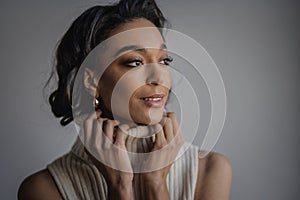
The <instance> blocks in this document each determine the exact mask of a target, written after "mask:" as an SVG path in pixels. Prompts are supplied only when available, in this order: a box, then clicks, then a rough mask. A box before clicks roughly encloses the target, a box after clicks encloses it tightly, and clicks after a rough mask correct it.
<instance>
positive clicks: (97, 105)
mask: <svg viewBox="0 0 300 200" xmlns="http://www.w3.org/2000/svg"><path fill="white" fill-rule="evenodd" d="M98 98H100V97H98ZM93 105H94V106H95V107H96V108H98V107H99V105H100V102H99V100H98V99H97V98H94V102H93Z"/></svg>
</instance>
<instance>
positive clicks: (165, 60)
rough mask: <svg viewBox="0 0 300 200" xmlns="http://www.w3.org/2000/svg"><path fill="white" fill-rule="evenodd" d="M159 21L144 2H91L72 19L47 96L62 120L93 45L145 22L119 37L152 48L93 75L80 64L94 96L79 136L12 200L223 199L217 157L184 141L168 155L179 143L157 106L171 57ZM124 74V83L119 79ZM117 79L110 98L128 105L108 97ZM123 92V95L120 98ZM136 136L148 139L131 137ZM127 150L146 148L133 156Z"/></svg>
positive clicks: (224, 181)
mask: <svg viewBox="0 0 300 200" xmlns="http://www.w3.org/2000/svg"><path fill="white" fill-rule="evenodd" d="M166 22H167V21H166V19H165V18H164V16H163V14H162V13H161V11H160V10H159V8H158V7H157V5H156V3H155V2H154V1H151V0H149V1H138V0H121V1H120V2H119V3H117V4H115V5H109V6H95V7H92V8H90V9H88V10H86V11H85V12H84V13H83V14H82V15H81V16H79V17H78V18H77V19H76V20H75V21H74V22H73V24H72V25H71V27H70V28H69V30H68V31H67V32H66V34H65V35H64V37H63V38H62V40H61V41H60V44H59V46H58V49H57V53H56V61H57V62H56V69H57V75H58V78H59V82H58V88H57V90H55V91H54V92H53V93H52V94H51V96H50V98H49V101H50V104H51V107H52V112H53V113H54V115H55V116H56V117H62V119H61V124H62V125H64V126H65V125H67V124H69V123H70V122H72V121H73V120H74V118H75V116H74V115H73V114H74V113H73V110H72V108H74V107H73V106H72V101H71V99H72V97H71V96H72V88H73V86H74V82H75V77H76V74H77V73H78V71H79V70H80V66H81V65H82V63H83V61H84V60H85V58H86V57H87V56H88V54H89V53H90V52H91V51H92V50H93V49H94V48H95V47H96V46H97V45H98V44H100V43H101V42H103V41H104V40H106V39H107V38H110V37H113V36H116V35H118V34H120V33H124V32H126V31H130V30H135V29H138V30H141V29H143V28H146V30H147V31H145V32H144V33H143V34H140V32H133V34H127V36H126V40H122V41H129V43H131V41H132V42H134V43H138V44H139V45H140V46H144V47H146V46H149V45H148V43H151V45H152V46H153V47H157V48H143V49H142V50H141V49H133V50H132V49H131V50H130V51H126V52H125V53H123V54H121V55H120V56H118V57H117V58H116V59H114V60H113V62H111V63H109V64H108V66H107V68H106V69H105V70H104V71H103V73H102V75H101V77H100V79H98V77H97V75H96V74H97V73H96V70H95V69H92V68H88V67H86V68H85V69H84V74H83V79H82V85H83V87H84V89H85V91H86V94H85V96H86V97H85V98H87V99H90V100H91V101H92V100H93V99H94V103H95V109H96V111H93V112H88V111H86V113H88V117H87V118H85V119H84V121H83V124H82V128H83V129H81V130H83V132H82V135H80V136H82V137H81V139H82V138H83V139H82V141H83V142H81V140H80V139H79V138H78V139H77V140H76V142H75V144H74V145H73V147H72V149H71V151H70V152H69V153H67V154H65V155H63V156H61V157H60V158H58V159H57V160H55V161H53V162H52V163H50V164H49V165H48V166H47V168H46V169H43V170H41V171H39V172H37V173H35V174H33V175H31V176H29V177H27V178H26V179H25V180H24V181H23V182H22V184H21V186H20V188H19V192H18V198H19V199H20V200H22V199H27V200H31V199H164V200H165V199H209V200H215V199H218V200H223V199H224V200H225V199H229V194H230V186H231V166H230V163H229V161H228V160H227V159H226V157H225V156H223V155H221V154H219V153H215V152H210V153H209V154H208V155H207V156H206V157H205V158H202V159H199V156H198V154H199V153H200V151H199V149H198V148H197V147H196V146H193V145H192V146H191V147H190V148H189V149H188V150H187V152H185V153H184V154H183V155H182V156H181V157H180V158H179V159H176V157H177V155H179V152H180V151H181V149H182V147H183V146H184V145H185V143H184V141H183V135H184V133H181V130H180V127H179V123H178V121H177V119H176V115H175V113H165V112H164V106H165V105H166V103H167V100H168V96H169V93H170V91H171V76H170V72H169V70H168V65H169V63H170V62H171V61H172V59H171V58H170V57H169V56H168V52H167V51H166V47H165V46H164V45H163V44H164V39H163V37H162V35H161V33H160V31H159V30H158V29H157V28H159V27H164V25H165V23H166ZM149 27H150V28H151V29H147V28H149ZM147 36H149V37H147ZM145 37H147V38H148V39H147V40H145V39H144V38H145ZM149 40H150V41H149ZM109 47H110V48H108V49H113V48H112V46H109ZM118 47H119V46H118V45H117V49H118ZM108 49H107V50H108ZM107 52H109V51H105V52H104V54H107ZM99 56H100V55H99ZM101 56H102V55H101ZM102 58H103V57H102ZM104 58H105V59H106V58H107V57H106V56H104ZM153 63H154V64H153ZM146 65H147V67H144V66H146ZM133 68H136V70H132V69H133ZM132 71H134V72H132ZM74 72H75V73H74ZM129 72H130V76H127V78H126V80H125V82H124V83H126V84H119V81H121V79H122V78H123V76H125V75H126V74H128V73H129ZM117 85H118V89H119V91H120V92H119V93H117V94H116V98H115V99H117V100H118V99H121V100H122V99H126V98H128V105H123V104H122V105H120V104H119V103H116V104H113V103H112V102H113V98H112V96H113V95H114V94H113V91H114V90H115V87H116V86H117ZM126 94H130V95H129V96H128V97H126V98H125V96H126ZM83 96H84V95H83ZM126 109H127V110H128V112H126ZM112 110H116V113H114V112H113V111H112ZM115 114H116V115H115ZM116 116H117V117H118V119H116ZM145 127H147V128H145ZM148 127H151V129H149V128H148ZM149 130H151V131H149ZM143 134H145V135H147V134H148V135H147V136H149V135H151V137H144V138H139V137H135V136H139V135H143ZM83 143H84V144H83ZM144 144H145V145H144ZM129 152H135V153H136V152H138V153H141V152H143V153H145V152H148V153H152V154H149V156H147V158H145V159H144V160H143V162H139V161H137V160H135V161H133V160H132V158H130V156H128V155H130V154H129ZM155 152H159V154H155ZM175 160H176V161H175ZM174 161H175V162H174ZM137 168H138V170H137Z"/></svg>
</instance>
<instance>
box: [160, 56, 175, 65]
mask: <svg viewBox="0 0 300 200" xmlns="http://www.w3.org/2000/svg"><path fill="white" fill-rule="evenodd" d="M172 61H173V58H172V57H171V56H168V57H166V58H164V59H163V60H162V61H161V62H160V64H163V65H170V63H171V62H172ZM162 62H163V63H162Z"/></svg>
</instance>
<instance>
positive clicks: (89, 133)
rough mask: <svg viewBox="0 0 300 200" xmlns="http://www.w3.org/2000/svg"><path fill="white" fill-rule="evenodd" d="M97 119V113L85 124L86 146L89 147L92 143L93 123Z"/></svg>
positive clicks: (90, 116)
mask: <svg viewBox="0 0 300 200" xmlns="http://www.w3.org/2000/svg"><path fill="white" fill-rule="evenodd" d="M96 118H97V115H96V113H95V112H93V113H92V114H91V115H89V116H88V117H87V118H86V120H85V121H84V123H83V130H84V145H88V144H89V143H90V141H91V136H92V129H93V122H94V120H95V119H96Z"/></svg>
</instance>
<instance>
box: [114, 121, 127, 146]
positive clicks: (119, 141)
mask: <svg viewBox="0 0 300 200" xmlns="http://www.w3.org/2000/svg"><path fill="white" fill-rule="evenodd" d="M128 129H129V126H128V125H127V124H122V125H121V126H120V127H118V129H117V131H116V141H115V145H117V146H122V147H124V146H125V133H124V132H126V131H127V130H128Z"/></svg>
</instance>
